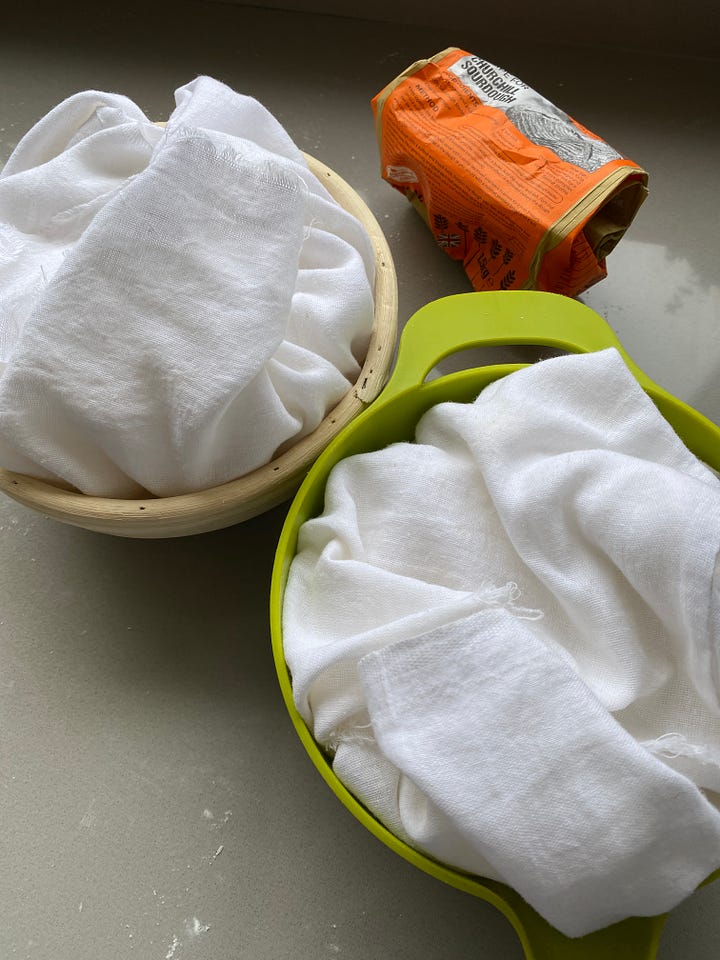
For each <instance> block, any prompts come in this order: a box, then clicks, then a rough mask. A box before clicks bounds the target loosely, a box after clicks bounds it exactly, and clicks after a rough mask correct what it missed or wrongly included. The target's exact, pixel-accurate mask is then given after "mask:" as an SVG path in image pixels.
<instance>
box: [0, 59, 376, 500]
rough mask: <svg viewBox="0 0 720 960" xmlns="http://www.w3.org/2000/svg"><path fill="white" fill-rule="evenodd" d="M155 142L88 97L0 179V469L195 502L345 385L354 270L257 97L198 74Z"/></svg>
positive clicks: (367, 294) (37, 132) (360, 317)
mask: <svg viewBox="0 0 720 960" xmlns="http://www.w3.org/2000/svg"><path fill="white" fill-rule="evenodd" d="M176 102H177V107H176V110H175V111H174V112H173V114H172V115H171V117H170V119H169V121H168V123H167V126H166V129H165V130H164V131H162V130H160V129H159V128H158V127H157V126H156V125H154V124H152V123H150V121H149V120H148V118H147V117H145V115H144V114H143V113H142V111H141V110H140V109H139V108H138V107H137V106H135V105H134V104H132V103H131V101H129V100H127V98H124V97H120V96H118V95H114V94H102V93H98V92H96V91H88V92H86V93H83V94H78V95H76V96H75V97H71V98H70V99H69V100H67V101H65V102H64V103H63V104H60V105H59V106H58V107H56V108H55V109H54V110H53V111H51V113H50V114H48V116H47V117H45V118H44V119H43V120H41V121H40V123H39V124H37V126H36V127H35V128H33V130H32V131H30V133H29V134H28V135H27V136H26V137H25V138H24V140H23V141H21V143H20V144H19V145H18V147H17V148H16V150H15V152H14V153H13V155H12V156H11V157H10V159H9V161H8V163H7V165H6V166H5V168H4V170H3V173H2V176H1V177H0V465H1V466H3V467H5V468H8V469H11V470H16V471H19V472H23V473H28V474H31V475H33V476H37V477H40V478H42V479H47V480H50V481H53V480H59V481H62V482H64V483H69V484H71V485H73V486H74V487H76V488H77V489H79V490H81V491H82V492H85V493H90V494H94V495H99V496H109V497H132V496H140V495H143V494H144V493H145V492H149V493H152V494H155V495H158V496H169V495H173V494H179V493H186V492H190V491H192V490H200V489H205V488H207V487H210V486H214V485H216V484H220V483H223V482H225V481H227V480H230V479H233V478H235V477H238V476H242V475H243V474H245V473H247V472H249V471H251V470H253V469H255V468H256V467H258V466H261V465H262V464H264V463H267V462H268V461H269V460H271V459H272V457H273V456H274V455H275V454H276V452H277V451H278V450H279V449H281V448H284V447H286V446H288V445H289V444H291V443H293V442H295V441H296V440H298V439H299V438H300V437H302V436H304V435H305V434H307V433H309V432H311V431H312V430H313V429H315V427H316V426H317V425H318V424H319V423H320V421H321V420H322V419H323V417H324V416H325V415H326V414H327V413H328V411H329V410H330V409H331V408H332V407H333V406H334V405H335V404H336V403H337V402H338V401H339V400H340V399H341V398H342V396H343V395H344V394H345V393H346V392H347V390H348V389H349V387H350V384H351V383H352V382H353V381H354V379H355V378H356V377H357V375H358V374H359V371H360V363H361V362H362V360H363V358H364V355H365V351H366V348H367V343H368V340H369V335H370V330H371V327H372V322H373V313H374V309H373V296H372V284H373V277H374V259H373V251H372V246H371V244H370V240H369V238H368V236H367V234H366V233H365V231H364V229H363V228H362V226H361V225H360V224H359V223H358V221H357V220H356V219H355V218H354V217H352V216H351V215H350V214H348V213H347V212H346V211H345V210H343V209H342V208H341V207H340V206H339V205H338V204H337V203H336V202H335V201H334V200H333V199H332V198H331V196H330V195H329V194H328V192H327V190H326V189H325V187H324V186H323V185H322V184H321V183H320V182H319V181H318V180H317V178H316V177H314V176H313V174H312V173H311V172H310V170H309V169H308V167H307V165H306V163H305V161H304V158H303V156H302V154H301V153H300V151H299V150H298V149H297V147H296V146H295V145H294V144H293V142H292V140H291V139H290V137H289V136H288V134H287V133H286V132H285V131H284V130H283V128H282V127H281V126H280V124H279V123H278V122H277V120H275V118H274V117H272V116H271V115H270V114H269V113H268V111H267V110H265V109H264V108H263V107H262V106H261V105H260V104H259V103H257V102H256V101H254V100H252V99H251V98H249V97H244V96H241V95H240V94H237V93H235V92H234V91H232V90H230V88H228V87H226V86H224V85H223V84H220V83H218V82H217V81H214V80H212V79H211V78H208V77H200V78H198V79H197V80H195V81H193V82H192V83H190V84H188V85H187V86H185V87H182V88H180V89H179V90H178V91H177V92H176Z"/></svg>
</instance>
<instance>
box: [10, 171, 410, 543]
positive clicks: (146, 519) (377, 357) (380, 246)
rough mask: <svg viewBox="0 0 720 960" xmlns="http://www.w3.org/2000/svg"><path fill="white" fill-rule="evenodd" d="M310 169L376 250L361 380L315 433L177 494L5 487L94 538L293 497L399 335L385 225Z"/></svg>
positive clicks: (386, 363)
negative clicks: (121, 495)
mask: <svg viewBox="0 0 720 960" xmlns="http://www.w3.org/2000/svg"><path fill="white" fill-rule="evenodd" d="M305 159H306V161H307V164H308V166H309V168H310V170H311V171H312V172H313V173H314V174H315V176H316V177H317V178H318V180H320V181H321V183H323V184H324V185H325V187H326V188H327V190H328V192H329V193H330V194H331V196H332V197H333V199H334V200H336V201H337V202H338V203H339V204H340V206H341V207H343V208H344V209H345V210H347V211H348V212H349V213H351V214H353V216H355V217H356V218H357V219H358V220H359V221H360V223H361V224H362V225H363V227H364V228H365V230H366V231H367V233H368V235H369V237H370V240H371V242H372V246H373V250H374V253H375V290H374V294H375V316H374V321H373V327H372V332H371V335H370V342H369V345H368V350H367V355H366V357H365V362H364V364H363V367H362V369H361V371H360V376H359V377H358V379H357V381H356V383H355V384H354V386H353V387H351V389H350V390H348V392H347V393H346V394H345V396H344V397H343V398H342V400H341V401H340V402H339V403H338V404H337V406H335V407H334V408H333V409H332V410H331V411H330V412H329V413H328V415H327V416H326V417H325V419H324V420H323V421H322V422H321V423H320V425H319V426H318V427H317V428H316V429H315V430H313V432H312V433H310V434H308V435H307V436H305V437H303V438H302V439H301V440H299V441H298V442H297V443H296V444H294V445H293V446H291V447H289V448H288V449H286V450H285V451H284V452H283V453H281V454H280V455H278V456H277V457H275V459H273V460H271V461H270V463H267V464H265V465H264V466H262V467H259V468H258V469H257V470H253V471H251V472H250V473H247V474H245V475H244V476H242V477H238V478H237V479H236V480H231V481H229V482H228V483H223V484H221V485H219V486H216V487H211V488H209V489H207V490H200V491H197V492H195V493H187V494H182V495H180V496H174V497H150V496H148V498H147V499H134V500H122V499H114V498H109V497H92V496H87V495H86V494H83V493H80V492H78V491H77V490H71V489H66V488H63V487H60V486H56V485H54V484H51V483H47V482H46V481H43V480H38V479H36V478H34V477H29V476H26V475H24V474H19V473H13V472H11V471H9V470H2V469H0V490H2V491H3V492H4V493H6V494H7V495H8V496H10V497H12V498H13V499H14V500H17V501H18V502H20V503H22V504H24V505H25V506H27V507H31V508H32V509H34V510H37V511H39V512H40V513H44V514H46V515H47V516H49V517H52V518H53V519H54V520H60V521H62V522H63V523H69V524H72V525H73V526H76V527H84V528H85V529H87V530H93V531H95V532H97V533H107V534H111V535H114V536H120V537H136V538H144V539H152V538H162V537H183V536H188V535H190V534H196V533H207V532H208V531H210V530H219V529H221V528H223V527H228V526H231V525H233V524H235V523H240V522H241V521H243V520H248V519H250V518H251V517H254V516H257V515H258V514H260V513H263V512H265V511H266V510H269V509H271V508H272V507H274V506H277V505H278V504H279V503H282V502H283V501H284V500H287V499H288V498H290V497H291V496H292V495H293V494H294V493H295V491H296V490H297V489H298V487H299V486H300V484H301V482H302V480H303V478H304V477H305V474H306V473H307V472H308V470H309V469H310V467H311V465H312V464H313V463H314V461H315V459H316V458H317V457H318V455H319V454H320V453H321V452H322V451H323V450H324V449H325V447H326V446H327V445H328V443H329V442H330V440H332V438H333V437H334V436H335V435H336V434H337V433H339V432H340V430H342V429H343V427H345V426H347V424H348V423H350V421H351V420H353V419H354V418H355V417H356V416H357V415H358V414H359V413H360V412H361V411H362V410H364V409H365V408H366V407H367V405H368V404H369V403H371V402H372V401H373V400H374V399H375V397H376V396H377V395H378V394H379V393H380V390H381V389H382V387H383V386H384V384H385V381H386V380H387V377H388V373H389V370H390V366H391V364H392V360H393V355H394V350H395V340H396V337H397V278H396V275H395V266H394V264H393V259H392V255H391V253H390V248H389V247H388V244H387V240H386V239H385V235H384V234H383V232H382V230H381V228H380V225H379V224H378V222H377V220H376V219H375V217H374V216H373V214H372V213H371V211H370V209H369V207H368V206H367V204H366V203H365V202H364V201H363V200H362V198H361V197H360V196H359V195H358V194H357V192H356V191H355V190H354V189H353V188H352V187H351V186H350V184H349V183H347V182H346V181H345V180H343V178H342V177H340V176H339V175H338V174H337V173H335V172H334V171H333V170H331V169H330V167H327V166H326V165H325V164H324V163H321V162H320V161H319V160H316V159H315V158H314V157H311V156H309V155H307V154H305Z"/></svg>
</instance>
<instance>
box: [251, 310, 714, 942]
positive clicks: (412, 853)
mask: <svg viewBox="0 0 720 960" xmlns="http://www.w3.org/2000/svg"><path fill="white" fill-rule="evenodd" d="M511 344H528V345H529V344H533V345H541V346H546V347H552V348H556V349H560V350H563V351H567V352H570V353H590V352H593V351H595V350H603V349H605V348H606V347H615V348H617V350H618V351H619V352H620V353H621V355H622V356H623V358H624V360H625V362H626V363H627V365H628V367H629V369H630V370H631V371H632V373H633V375H634V376H635V377H636V379H637V380H638V382H639V383H640V385H641V386H642V387H643V389H644V390H645V391H646V392H647V393H648V395H649V396H650V397H651V399H652V400H653V401H654V402H655V404H656V406H657V407H658V409H659V410H660V412H661V413H662V414H663V416H664V417H665V419H666V420H667V421H668V422H669V423H670V424H671V425H672V426H673V427H674V429H675V430H676V432H677V433H678V434H679V435H680V437H682V439H683V440H684V441H685V443H686V444H687V446H688V447H689V448H690V449H691V450H692V451H693V453H695V454H696V456H698V457H699V458H700V459H701V460H703V461H705V463H707V464H708V465H709V466H711V467H713V468H714V469H716V470H718V469H720V428H718V427H717V426H715V424H713V423H711V422H710V421H709V420H707V419H706V418H705V417H703V416H702V414H700V413H698V412H697V411H696V410H693V409H692V408H691V407H688V406H687V405H686V404H684V403H682V402H681V401H680V400H678V399H677V398H675V397H673V396H671V395H670V394H669V393H667V392H666V391H665V390H663V389H662V388H661V387H658V386H657V385H656V384H654V383H653V382H652V381H651V380H650V379H649V377H647V376H646V375H645V374H644V373H643V372H642V371H641V370H640V369H639V368H638V367H637V366H636V365H635V364H634V363H633V362H632V361H631V360H630V358H629V357H628V356H627V354H626V353H625V351H624V350H623V348H622V347H621V345H620V343H619V342H618V340H617V338H616V337H615V335H614V334H613V332H612V330H611V329H610V327H609V326H608V325H607V324H606V323H605V321H604V320H603V319H602V318H601V317H599V316H598V315H597V314H596V313H595V312H594V311H593V310H591V309H590V308H589V307H586V306H584V305H583V304H581V303H579V302H577V301H575V300H570V299H568V298H566V297H562V296H559V295H557V294H551V293H539V292H536V291H516V292H514V291H508V292H502V293H468V294H458V295H456V296H451V297H446V298H444V299H441V300H436V301H434V302H432V303H429V304H428V305H427V306H425V307H422V308H421V309H420V310H419V311H418V312H417V313H416V314H415V315H414V316H413V317H411V319H410V320H409V321H408V323H407V325H406V327H405V330H404V332H403V335H402V337H401V340H400V346H399V351H398V357H397V363H396V366H395V370H394V372H393V374H392V377H391V378H390V380H389V382H388V384H387V386H386V387H385V389H384V390H383V392H382V393H381V394H380V396H379V397H378V399H377V400H376V401H375V402H374V403H373V404H372V405H371V406H370V407H368V409H367V410H365V411H364V412H363V413H361V414H360V416H359V417H358V418H357V419H356V420H354V421H353V422H352V423H351V424H350V425H349V426H347V427H346V428H345V429H344V430H343V431H342V432H341V433H340V434H338V436H337V437H336V438H335V439H334V440H333V441H332V442H331V443H330V444H329V446H328V447H327V448H326V449H325V450H324V452H323V453H322V454H321V455H320V457H319V458H318V460H317V461H316V462H315V464H314V466H313V467H312V469H311V470H310V472H309V473H308V475H307V478H306V479H305V482H304V483H303V484H302V486H301V488H300V490H299V492H298V493H297V495H296V497H295V499H294V501H293V503H292V505H291V507H290V511H289V513H288V516H287V519H286V521H285V525H284V527H283V530H282V534H281V536H280V541H279V544H278V548H277V553H276V557H275V565H274V568H273V575H272V584H271V592H270V626H271V632H272V644H273V653H274V656H275V665H276V668H277V672H278V677H279V680H280V686H281V688H282V692H283V696H284V698H285V704H286V706H287V709H288V712H289V713H290V716H291V718H292V721H293V723H294V725H295V729H296V731H297V733H298V735H299V737H300V739H301V741H302V742H303V744H304V746H305V749H306V750H307V752H308V754H309V755H310V758H311V759H312V761H313V763H314V764H315V766H316V767H317V768H318V770H319V771H320V773H321V774H322V776H323V777H324V779H325V781H326V782H327V783H328V785H329V786H330V788H331V789H332V790H333V791H334V793H335V794H336V795H337V796H338V797H339V798H340V800H341V801H342V802H343V803H344V804H345V806H346V807H347V808H348V810H350V812H351V813H353V814H354V815H355V816H356V817H357V819H358V820H360V822H361V823H363V824H364V825H365V826H366V827H367V828H368V830H370V832H371V833H373V834H374V835H375V836H376V837H378V838H379V839H380V840H382V841H383V843H385V844H387V846H389V847H390V848H391V849H392V850H394V851H395V852H396V853H399V854H400V855H401V856H403V857H405V859H406V860H409V861H410V862H411V863H413V864H415V866H417V867H419V868H420V869H422V870H424V871H426V872H427V873H429V874H431V875H432V876H434V877H437V878H438V879H439V880H443V881H445V882H446V883H449V884H451V885H452V886H454V887H457V888H458V889H460V890H465V891H466V892H467V893H472V894H474V895H475V896H476V897H481V898H482V899H483V900H486V901H488V902H489V903H491V904H493V906H495V907H497V908H498V910H500V911H502V913H503V914H504V915H505V916H506V917H507V918H508V920H509V921H510V923H511V924H512V925H513V927H514V928H515V930H516V932H517V934H518V936H519V938H520V941H521V943H522V946H523V949H524V951H525V956H526V958H527V960H607V958H608V957H612V960H653V958H655V957H656V955H657V949H658V943H659V940H660V934H661V931H662V926H663V923H664V921H665V916H657V917H633V918H630V919H628V920H624V921H622V922H621V923H617V924H614V925H613V926H611V927H606V928H605V929H603V930H599V931H597V932H596V933H592V934H590V935H588V936H586V937H581V938H579V939H569V938H568V937H565V936H564V935H563V934H561V933H559V932H558V931H557V930H555V929H554V928H553V927H551V926H550V925H549V924H548V923H547V922H546V921H545V920H543V919H542V917H540V916H539V915H538V914H537V913H536V912H535V911H534V910H533V909H532V908H531V907H530V906H528V904H527V903H525V901H524V900H523V899H522V898H521V897H520V895H519V894H517V893H516V892H515V891H514V890H512V889H511V888H510V887H507V886H505V885H504V884H501V883H497V882H496V881H493V880H488V879H484V878H482V877H475V876H470V875H468V874H465V873H462V872H461V871H459V870H455V869H452V868H450V867H447V866H444V865H442V864H440V863H437V862H436V861H434V860H431V859H430V858H428V857H427V856H425V855H423V854H422V853H419V852H418V851H417V850H414V849H412V848H411V847H410V846H408V845H407V844H406V843H404V842H403V841H402V840H400V839H398V838H397V837H396V836H394V835H393V834H392V833H391V832H390V831H389V830H388V829H387V828H386V827H384V826H383V825H382V824H381V823H380V822H379V821H378V820H376V819H375V818H374V817H373V816H372V814H370V813H369V812H368V811H367V810H366V809H365V807H363V806H362V804H360V803H359V802H358V801H357V800H356V798H355V797H354V796H353V795H352V794H351V793H350V792H349V791H348V790H347V789H346V788H345V787H344V786H343V784H342V783H341V782H340V780H339V779H338V778H337V777H336V776H335V774H334V773H333V770H332V767H331V762H330V759H329V757H328V756H327V755H326V754H325V753H324V752H323V750H322V749H321V748H320V747H319V746H318V744H317V743H316V742H315V741H314V739H313V737H312V734H311V733H310V731H309V730H308V728H307V726H306V725H305V723H304V721H303V719H302V718H301V717H300V715H299V714H298V712H297V710H296V709H295V705H294V703H293V697H292V686H291V678H290V675H289V672H288V668H287V664H286V663H285V657H284V654H283V638H282V607H283V594H284V590H285V584H286V582H287V576H288V570H289V567H290V563H291V562H292V559H293V557H294V556H295V552H296V549H297V538H298V531H299V529H300V527H301V526H302V524H303V523H304V522H305V521H306V520H308V519H309V518H310V517H314V516H317V515H318V514H320V513H321V512H322V510H323V505H324V496H325V484H326V482H327V478H328V474H329V473H330V471H331V469H332V468H333V467H334V466H335V464H336V463H337V462H338V461H339V460H342V459H343V458H344V457H348V456H351V455H353V454H357V453H365V452H368V451H371V450H378V449H380V448H382V447H385V446H387V445H388V444H390V443H395V442H398V441H408V440H412V439H413V438H414V434H415V427H416V425H417V423H418V421H419V420H420V418H421V417H422V415H423V414H424V413H425V412H426V411H427V410H428V409H429V408H430V407H432V406H434V405H435V404H436V403H443V402H446V401H454V402H460V403H469V402H472V401H473V400H474V399H475V398H476V397H477V395H478V394H479V393H480V391H481V390H482V389H483V388H484V387H485V386H487V384H489V383H492V382H493V381H494V380H497V379H499V378H500V377H504V376H506V375H507V374H509V373H513V372H514V371H516V370H519V369H520V368H521V367H523V366H525V364H498V365H493V366H487V367H479V368H476V369H472V370H463V371H461V372H459V373H452V374H448V375H447V376H444V377H440V378H438V379H435V380H431V381H428V382H426V381H425V378H426V377H427V375H428V373H429V372H430V371H431V370H432V369H433V367H434V366H435V365H436V364H437V363H438V362H439V361H440V360H442V359H443V358H444V357H447V356H449V355H450V354H453V353H457V352H458V351H460V350H465V349H467V348H469V347H484V346H507V345H511ZM718 876H720V870H718V871H716V872H715V873H714V874H713V875H712V876H711V877H709V878H708V880H707V881H706V883H707V882H710V881H711V880H714V879H716V878H717V877H718Z"/></svg>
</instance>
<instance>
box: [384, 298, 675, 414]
mask: <svg viewBox="0 0 720 960" xmlns="http://www.w3.org/2000/svg"><path fill="white" fill-rule="evenodd" d="M511 344H533V345H540V346H547V347H555V348H557V349H560V350H565V351H568V352H570V353H591V352H593V351H595V350H604V349H605V348H606V347H615V348H616V349H617V350H618V351H619V352H620V353H621V354H622V356H623V359H624V360H625V362H626V363H627V365H628V367H629V368H630V370H631V371H632V373H633V374H634V376H635V377H636V378H637V380H638V381H639V383H640V385H641V386H643V387H645V388H646V389H647V388H648V387H651V388H653V389H655V390H659V389H660V388H659V387H657V385H656V384H653V382H652V381H651V380H650V378H649V377H648V376H646V374H644V373H643V372H642V370H640V369H639V367H637V366H636V365H635V364H634V363H633V362H632V360H631V359H630V358H629V357H628V355H627V354H626V353H625V351H624V350H623V348H622V346H621V344H620V342H619V341H618V339H617V337H616V336H615V334H614V333H613V331H612V330H611V329H610V327H609V326H608V325H607V323H605V321H604V320H603V319H602V317H600V316H599V315H598V314H597V313H595V311H594V310H591V309H590V307H586V306H585V305H584V304H582V303H579V302H578V301H577V300H571V299H570V298H568V297H563V296H560V295H559V294H556V293H541V292H539V291H536V290H517V291H513V290H508V291H502V292H500V291H497V292H487V293H461V294H455V295H453V296H450V297H443V298H442V299H440V300H434V301H432V302H431V303H428V304H426V305H425V306H424V307H421V308H420V310H418V311H417V313H415V314H413V316H412V317H411V318H410V319H409V320H408V322H407V324H406V326H405V329H404V331H403V334H402V337H401V339H400V346H399V349H398V357H397V362H396V364H395V370H394V372H393V375H392V377H391V378H390V380H389V382H388V384H387V386H386V387H385V391H384V392H383V400H385V399H388V398H389V397H391V396H394V395H395V394H397V393H401V392H402V391H404V390H405V389H407V388H408V387H415V386H417V385H418V384H420V383H422V382H423V381H424V380H425V378H426V376H427V375H428V373H429V372H430V371H431V370H432V368H433V367H434V366H435V364H437V363H438V362H439V361H440V360H442V359H443V358H444V357H447V356H449V355H450V354H452V353H457V352H458V351H460V350H465V349H467V348H468V347H485V346H509V345H511Z"/></svg>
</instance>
